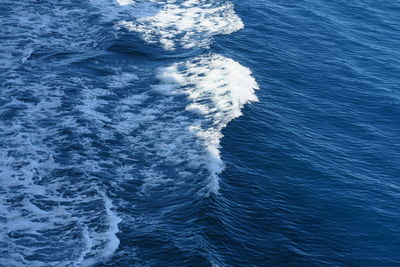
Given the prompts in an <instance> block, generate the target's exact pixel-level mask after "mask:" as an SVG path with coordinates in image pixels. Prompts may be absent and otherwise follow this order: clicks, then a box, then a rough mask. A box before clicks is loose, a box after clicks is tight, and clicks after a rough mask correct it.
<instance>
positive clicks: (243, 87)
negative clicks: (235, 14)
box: [154, 54, 258, 192]
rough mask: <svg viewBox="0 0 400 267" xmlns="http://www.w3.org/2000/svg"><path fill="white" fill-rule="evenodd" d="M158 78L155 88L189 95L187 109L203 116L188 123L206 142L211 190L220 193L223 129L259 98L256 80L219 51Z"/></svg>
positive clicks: (162, 71)
mask: <svg viewBox="0 0 400 267" xmlns="http://www.w3.org/2000/svg"><path fill="white" fill-rule="evenodd" d="M157 78H158V79H159V80H160V82H161V83H160V84H159V85H155V86H154V90H156V91H157V92H161V93H163V94H166V95H168V96H171V95H185V96H186V97H187V99H188V101H189V102H188V104H187V106H186V110H187V111H190V112H194V113H197V114H198V115H199V117H198V119H197V120H195V121H193V123H188V125H187V131H188V132H192V133H194V134H195V135H196V136H197V137H198V138H199V139H200V140H202V142H204V145H205V147H206V149H207V157H206V159H205V161H206V165H207V166H208V169H209V171H210V180H209V189H210V191H211V192H218V189H219V183H218V174H219V173H221V171H222V170H223V163H222V161H221V157H220V151H219V149H220V140H221V138H222V136H223V135H222V133H221V131H222V129H223V128H225V127H226V125H227V124H228V123H229V122H230V121H231V120H233V119H234V118H236V117H238V116H240V115H241V114H242V113H241V109H242V108H243V106H244V105H245V104H246V103H248V102H252V101H257V97H256V95H255V89H258V85H257V83H256V81H255V79H254V78H253V77H252V76H251V72H250V70H249V69H247V68H245V67H243V66H241V65H240V64H239V63H238V62H236V61H234V60H232V59H228V58H225V57H223V56H220V55H215V54H211V55H207V56H202V57H199V58H196V59H193V60H191V61H188V62H184V63H176V64H174V65H172V66H170V67H167V68H161V69H160V70H159V72H158V75H157ZM176 149H179V148H176ZM203 161H204V159H203Z"/></svg>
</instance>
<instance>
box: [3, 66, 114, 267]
mask: <svg viewBox="0 0 400 267" xmlns="http://www.w3.org/2000/svg"><path fill="white" fill-rule="evenodd" d="M39 73H40V72H39ZM8 75H10V76H13V78H10V79H7V82H6V83H4V84H3V88H2V90H1V92H0V99H1V100H2V101H4V102H5V103H4V104H3V106H2V108H1V110H0V111H1V112H2V116H3V117H2V120H1V121H0V146H1V152H0V222H1V224H0V225H1V226H0V261H1V264H4V265H5V266H81V265H84V264H85V265H90V264H94V263H96V262H101V261H104V260H105V259H107V258H109V257H110V256H111V255H112V253H113V252H114V251H115V250H116V249H117V247H118V244H119V240H118V238H117V236H116V234H117V232H118V231H119V230H118V223H119V222H120V219H119V217H118V216H117V215H116V214H115V213H114V211H113V207H112V204H111V200H110V199H109V198H108V197H107V196H106V194H105V193H104V191H103V190H102V188H101V187H100V186H99V185H98V184H97V183H96V182H94V181H93V179H92V178H91V175H90V174H89V173H88V174H83V176H82V174H81V177H79V175H78V174H76V173H72V174H68V172H70V171H71V170H75V172H76V171H80V170H85V171H86V172H89V171H90V168H89V166H95V165H94V164H93V162H90V161H89V160H88V158H90V157H88V158H85V157H82V156H80V155H79V153H77V154H75V155H73V156H72V157H71V158H69V157H68V159H69V162H68V163H63V164H60V163H58V162H57V161H59V160H60V157H61V158H62V157H63V156H62V154H61V153H62V151H59V149H58V145H60V144H62V143H63V142H65V138H66V137H67V136H66V135H64V134H63V133H62V132H63V131H70V129H72V128H74V127H75V129H76V130H77V131H79V130H78V129H79V123H77V118H76V117H72V116H71V115H68V114H65V113H63V112H62V111H61V110H62V108H61V106H62V103H63V98H65V97H66V96H65V94H64V93H63V89H64V88H65V87H68V86H72V83H71V81H67V80H64V79H60V77H58V76H57V75H40V79H32V78H26V77H19V76H18V75H17V74H10V73H9V74H8ZM33 81H34V82H33ZM74 86H79V84H77V83H76V82H75V84H74ZM71 127H72V128H71ZM83 130H84V129H83ZM57 144H58V145H57ZM76 152H78V151H76ZM56 158H58V160H56ZM85 164H87V166H85Z"/></svg>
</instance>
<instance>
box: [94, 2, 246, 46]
mask: <svg viewBox="0 0 400 267" xmlns="http://www.w3.org/2000/svg"><path fill="white" fill-rule="evenodd" d="M91 1H92V3H93V4H94V5H95V6H97V7H99V8H100V9H101V10H102V12H103V13H104V14H105V16H106V17H108V18H109V19H111V20H118V19H119V20H120V21H119V22H117V23H116V26H117V29H120V28H126V29H127V30H129V31H133V32H137V33H139V34H140V36H141V37H142V38H143V40H144V41H146V42H148V43H156V44H161V45H162V46H163V48H165V49H167V50H173V49H175V48H176V47H183V48H186V49H188V48H193V47H200V46H207V45H208V44H209V43H210V40H211V38H212V36H214V35H218V34H230V33H233V32H235V31H238V30H240V29H242V28H243V22H242V21H241V19H240V18H239V17H238V16H237V15H236V13H235V11H234V9H233V4H232V3H230V2H228V3H220V2H216V1H214V2H212V1H211V2H210V1H204V0H186V1H177V0H167V1H153V0H150V1H145V2H143V1H131V0H118V1H110V0H109V1H107V0H91Z"/></svg>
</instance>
